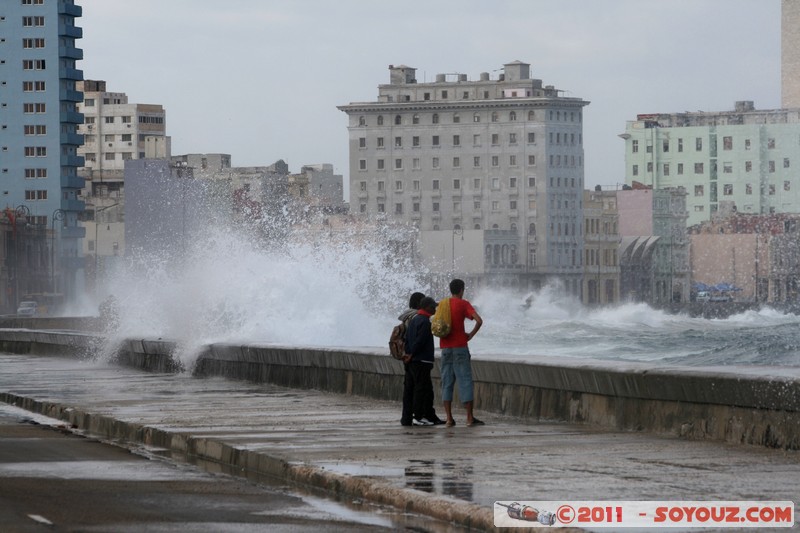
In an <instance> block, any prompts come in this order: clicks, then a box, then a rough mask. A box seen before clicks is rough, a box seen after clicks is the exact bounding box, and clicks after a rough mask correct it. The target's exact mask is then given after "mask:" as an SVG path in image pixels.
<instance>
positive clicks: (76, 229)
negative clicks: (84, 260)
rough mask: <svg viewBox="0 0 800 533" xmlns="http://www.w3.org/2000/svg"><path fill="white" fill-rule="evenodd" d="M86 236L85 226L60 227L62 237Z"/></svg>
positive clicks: (75, 237) (76, 237)
mask: <svg viewBox="0 0 800 533" xmlns="http://www.w3.org/2000/svg"><path fill="white" fill-rule="evenodd" d="M84 237H86V228H84V227H82V226H67V227H65V228H61V238H62V239H82V238H84Z"/></svg>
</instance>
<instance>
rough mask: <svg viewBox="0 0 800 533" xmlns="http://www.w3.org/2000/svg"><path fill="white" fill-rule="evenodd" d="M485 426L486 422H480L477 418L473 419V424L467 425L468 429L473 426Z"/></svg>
mask: <svg viewBox="0 0 800 533" xmlns="http://www.w3.org/2000/svg"><path fill="white" fill-rule="evenodd" d="M485 425H486V423H485V422H483V421H482V420H478V419H477V418H475V417H473V418H472V422H470V423H469V424H467V427H470V428H471V427H472V426H485Z"/></svg>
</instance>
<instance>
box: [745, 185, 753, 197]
mask: <svg viewBox="0 0 800 533" xmlns="http://www.w3.org/2000/svg"><path fill="white" fill-rule="evenodd" d="M744 193H745V194H748V195H749V194H753V185H752V184H750V183H746V184H745V186H744Z"/></svg>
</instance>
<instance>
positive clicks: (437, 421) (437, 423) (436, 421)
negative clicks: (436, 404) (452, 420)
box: [431, 418, 445, 426]
mask: <svg viewBox="0 0 800 533" xmlns="http://www.w3.org/2000/svg"><path fill="white" fill-rule="evenodd" d="M431 422H433V425H434V426H441V425H442V424H444V423H445V421H444V420H442V419H441V418H434V419H433V420H431Z"/></svg>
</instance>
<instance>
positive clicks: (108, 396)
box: [0, 354, 800, 529]
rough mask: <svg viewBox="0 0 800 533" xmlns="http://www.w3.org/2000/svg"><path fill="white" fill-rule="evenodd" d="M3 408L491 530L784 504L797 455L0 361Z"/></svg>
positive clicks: (182, 377) (73, 365)
mask: <svg viewBox="0 0 800 533" xmlns="http://www.w3.org/2000/svg"><path fill="white" fill-rule="evenodd" d="M0 399H2V400H4V401H6V402H9V403H14V404H16V405H17V406H18V407H23V408H26V409H29V410H37V411H42V412H43V413H44V414H48V415H49V416H53V417H56V418H62V419H65V420H68V421H69V423H70V424H72V425H74V426H76V427H77V428H78V429H82V430H86V431H90V432H93V433H101V434H103V435H102V436H103V437H105V438H108V439H111V440H113V439H120V440H125V441H132V442H136V441H139V442H140V444H142V445H146V447H147V448H148V449H149V450H150V451H151V452H154V453H165V454H167V453H176V454H178V455H182V456H193V457H194V458H195V459H199V460H204V461H209V462H211V463H216V464H219V465H220V469H221V470H224V469H225V468H232V469H235V470H237V471H238V472H239V473H240V474H247V475H251V476H256V475H258V474H259V473H260V474H262V475H271V476H274V477H277V478H282V479H283V480H284V481H286V482H294V483H299V484H306V485H312V486H319V487H324V488H325V489H326V490H328V491H329V492H330V493H332V494H339V495H341V496H343V497H347V498H356V499H357V498H364V499H366V500H371V501H376V502H379V503H383V504H389V505H394V506H397V507H400V508H401V509H406V510H411V511H413V512H416V513H420V514H423V515H429V516H434V517H437V518H440V519H443V520H447V521H454V522H456V523H460V524H462V525H470V526H472V527H476V528H478V529H491V527H492V526H491V525H492V522H493V511H492V506H493V502H494V501H496V500H601V499H602V500H651V499H652V500H714V499H719V500H792V501H798V497H800V484H798V482H797V479H798V478H800V455H799V454H798V452H796V451H785V450H772V449H768V448H763V447H751V446H741V445H729V444H724V443H719V442H709V441H690V440H683V439H678V438H673V437H664V436H655V435H648V434H641V433H634V432H620V431H611V430H601V429H592V428H589V427H586V426H582V427H578V426H574V425H568V424H561V423H532V424H526V423H524V422H523V421H521V420H520V419H515V418H504V417H500V416H497V415H494V416H493V415H490V414H484V413H481V412H478V416H480V417H481V418H482V419H484V420H485V421H486V422H487V425H486V426H483V427H473V428H468V427H465V425H464V413H463V411H456V420H457V425H456V427H453V428H445V427H444V426H436V427H402V426H401V425H400V424H399V411H400V405H399V402H397V403H393V402H386V401H379V400H375V399H368V398H361V397H356V396H345V395H337V394H331V393H323V392H317V391H309V390H296V389H286V388H282V387H278V386H275V385H269V384H253V383H247V382H241V381H234V380H227V379H224V378H207V379H200V378H195V377H191V376H190V375H188V374H158V373H155V374H153V373H145V372H141V371H138V370H134V369H131V368H126V367H120V366H110V365H102V364H97V363H92V362H79V361H76V360H74V359H65V358H57V357H45V356H30V355H12V354H2V355H0Z"/></svg>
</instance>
